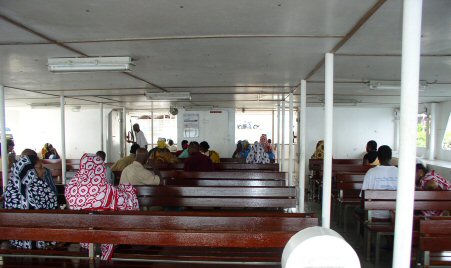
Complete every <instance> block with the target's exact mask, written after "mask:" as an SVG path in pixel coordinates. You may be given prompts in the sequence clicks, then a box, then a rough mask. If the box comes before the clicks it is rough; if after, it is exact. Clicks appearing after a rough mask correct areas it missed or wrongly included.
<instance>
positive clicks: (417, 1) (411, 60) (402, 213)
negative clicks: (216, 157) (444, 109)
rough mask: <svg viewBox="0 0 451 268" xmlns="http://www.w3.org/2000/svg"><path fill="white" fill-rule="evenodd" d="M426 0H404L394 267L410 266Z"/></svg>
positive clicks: (406, 267)
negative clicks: (423, 10) (421, 55)
mask: <svg viewBox="0 0 451 268" xmlns="http://www.w3.org/2000/svg"><path fill="white" fill-rule="evenodd" d="M422 5H423V1H422V0H404V6H403V28H402V58H401V127H400V144H399V162H398V164H399V176H398V177H399V179H398V191H397V195H396V221H395V243H394V249H393V264H392V267H397V268H408V267H410V253H411V243H412V224H413V202H414V193H415V180H413V179H412V178H415V163H416V138H417V114H418V87H419V78H420V43H421V16H422V14H421V12H422Z"/></svg>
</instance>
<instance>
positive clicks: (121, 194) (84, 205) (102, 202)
mask: <svg viewBox="0 0 451 268" xmlns="http://www.w3.org/2000/svg"><path fill="white" fill-rule="evenodd" d="M105 171H106V169H105V163H104V162H103V160H102V159H101V158H100V157H98V156H96V155H94V154H84V155H83V156H82V157H81V159H80V170H79V171H78V172H77V174H75V176H74V178H73V179H72V180H71V181H70V183H69V184H68V185H67V186H66V189H65V196H66V200H67V203H68V204H69V208H70V209H73V210H90V211H103V210H138V209H139V204H138V198H137V196H136V192H137V191H136V189H135V188H134V187H133V186H132V185H123V184H121V185H119V186H118V187H114V186H112V185H111V184H109V183H108V182H107V181H106V172H105ZM81 245H82V247H87V245H88V244H87V243H81ZM101 249H102V260H110V259H111V257H112V256H113V251H114V247H113V245H112V244H104V245H102V246H101Z"/></svg>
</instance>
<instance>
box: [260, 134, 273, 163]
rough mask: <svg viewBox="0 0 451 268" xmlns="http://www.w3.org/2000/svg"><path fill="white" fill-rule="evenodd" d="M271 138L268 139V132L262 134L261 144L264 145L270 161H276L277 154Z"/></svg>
mask: <svg viewBox="0 0 451 268" xmlns="http://www.w3.org/2000/svg"><path fill="white" fill-rule="evenodd" d="M269 141H270V140H268V138H267V137H266V134H262V135H261V136H260V144H261V145H262V146H263V149H264V150H265V153H267V154H268V157H269V161H270V162H271V163H274V161H275V156H274V153H273V151H272V146H271V143H270V142H269Z"/></svg>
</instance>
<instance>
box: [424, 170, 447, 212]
mask: <svg viewBox="0 0 451 268" xmlns="http://www.w3.org/2000/svg"><path fill="white" fill-rule="evenodd" d="M430 182H435V184H436V187H437V188H436V189H434V190H437V191H449V190H451V184H450V183H449V181H448V180H447V179H445V178H443V177H442V176H440V175H439V174H437V173H436V172H435V170H432V171H430V172H428V173H426V175H424V177H423V178H422V179H421V181H420V187H421V189H422V190H431V189H429V187H428V184H429V183H430ZM421 213H422V214H423V215H424V216H442V214H443V213H444V211H441V210H423V211H421Z"/></svg>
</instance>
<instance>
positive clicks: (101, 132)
mask: <svg viewBox="0 0 451 268" xmlns="http://www.w3.org/2000/svg"><path fill="white" fill-rule="evenodd" d="M99 109H100V150H101V151H104V150H103V103H101V104H100V107H99Z"/></svg>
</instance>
